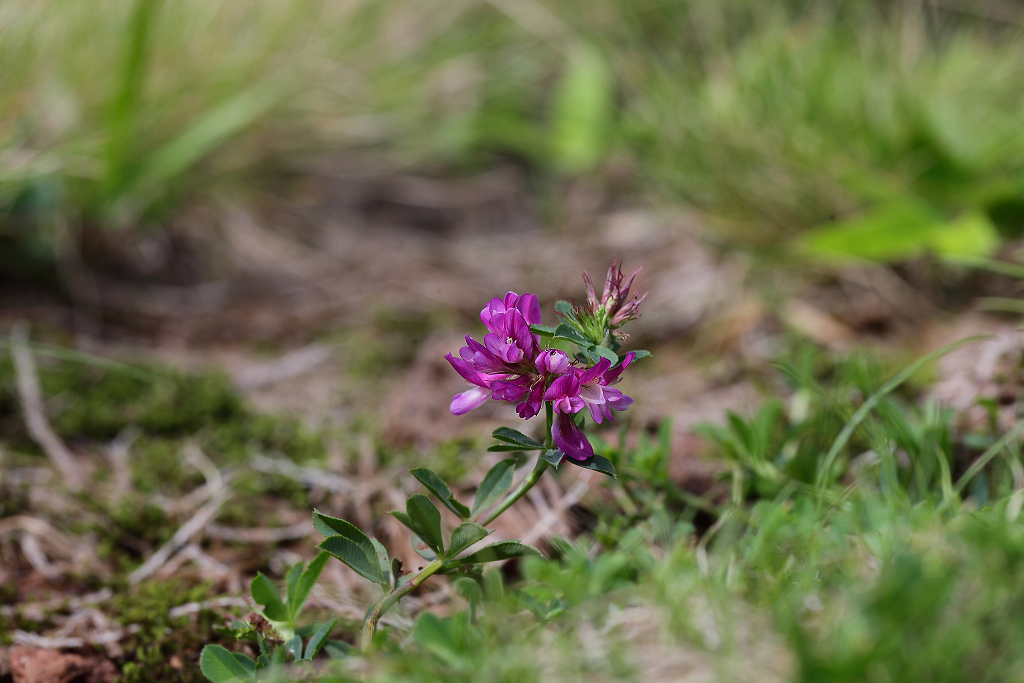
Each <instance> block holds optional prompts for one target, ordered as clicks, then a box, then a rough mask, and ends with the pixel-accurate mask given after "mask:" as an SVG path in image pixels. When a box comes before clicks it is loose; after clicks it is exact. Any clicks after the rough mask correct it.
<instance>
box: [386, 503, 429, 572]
mask: <svg viewBox="0 0 1024 683" xmlns="http://www.w3.org/2000/svg"><path fill="white" fill-rule="evenodd" d="M392 514H394V513H392ZM402 514H403V515H405V513H404V512H403V513H402ZM396 516H397V515H396ZM406 517H408V515H406ZM406 526H409V525H408V524H406ZM409 545H411V546H412V549H413V551H414V552H415V553H416V554H417V555H419V556H420V557H422V558H423V559H424V560H426V561H427V562H433V561H434V560H436V559H437V553H435V552H434V551H433V550H431V549H430V546H429V545H427V544H426V543H424V542H423V539H422V538H420V537H419V536H417V535H416V534H413V535H412V538H410V539H409Z"/></svg>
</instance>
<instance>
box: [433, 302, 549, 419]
mask: <svg viewBox="0 0 1024 683" xmlns="http://www.w3.org/2000/svg"><path fill="white" fill-rule="evenodd" d="M480 320H481V321H482V322H483V324H484V326H485V327H486V328H487V329H488V330H489V332H488V333H487V334H486V335H485V336H484V341H483V344H481V343H480V342H478V341H476V340H475V339H473V338H472V337H470V336H469V335H466V346H463V347H462V348H461V349H459V356H460V358H455V357H454V356H452V354H450V353H449V354H448V355H446V356H445V358H446V359H447V360H448V362H449V363H451V365H452V367H453V368H455V371H456V372H458V373H459V374H460V375H462V377H463V379H465V380H466V381H468V382H469V383H470V384H472V385H474V386H473V387H472V388H470V389H469V390H467V391H465V392H463V393H461V394H457V395H456V396H455V397H453V398H452V402H451V405H450V409H451V411H452V413H454V414H455V415H462V414H464V413H467V412H469V411H470V410H472V409H474V408H477V407H479V406H481V405H483V404H484V403H486V402H487V399H488V398H493V399H495V400H498V401H509V402H511V403H516V404H517V405H516V412H518V413H519V416H520V417H522V418H523V419H529V418H531V417H533V416H535V415H536V414H537V413H539V412H540V408H541V403H542V401H543V396H544V389H545V387H546V385H547V380H548V378H549V377H550V376H551V375H553V374H557V373H558V372H565V371H566V369H567V368H568V367H569V357H568V356H566V355H565V354H564V353H562V352H561V351H556V350H550V349H549V350H546V351H541V348H540V338H539V337H538V336H537V335H535V334H533V333H532V332H531V331H530V325H537V324H539V323H540V321H541V313H540V305H539V304H538V303H537V297H536V296H534V295H533V294H523V295H522V296H520V295H518V294H516V293H515V292H509V293H508V294H506V295H505V298H504V299H498V298H494V299H491V301H490V302H488V304H487V306H485V307H484V309H483V310H482V311H480Z"/></svg>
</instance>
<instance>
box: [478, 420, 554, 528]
mask: <svg viewBox="0 0 1024 683" xmlns="http://www.w3.org/2000/svg"><path fill="white" fill-rule="evenodd" d="M544 408H545V413H544V415H545V417H546V418H547V420H546V421H547V432H546V438H545V439H544V448H546V449H548V450H550V449H551V446H552V437H551V423H552V422H554V417H555V411H554V404H553V403H551V402H550V401H547V402H545V403H544ZM547 468H548V461H547V460H545V459H544V458H543V457H541V456H538V457H537V464H536V465H534V466H533V469H532V470H531V471H530V473H529V474H527V475H526V477H524V478H523V480H522V481H521V482H519V486H517V487H515V488H514V489H512V491H511V492H509V493H508V495H506V496H505V498H504V499H503V500H502V501H501V502H500V503H498V505H497V506H495V508H494V509H493V510H491V514H489V515H487V516H486V517H484V518H482V519H481V520H480V522H479V523H480V525H481V526H487V525H488V524H490V523H491V522H493V521H494V520H495V519H497V518H498V516H499V515H500V514H501V513H503V512H504V511H505V510H507V509H509V507H510V506H511V505H512V504H513V503H515V502H516V501H517V500H519V499H520V498H522V497H523V495H524V494H525V493H526V492H527V491H529V490H530V489H532V488H533V485H534V484H536V483H537V481H538V480H539V479H540V475H542V474H544V470H546V469H547Z"/></svg>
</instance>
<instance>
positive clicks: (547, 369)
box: [534, 349, 569, 375]
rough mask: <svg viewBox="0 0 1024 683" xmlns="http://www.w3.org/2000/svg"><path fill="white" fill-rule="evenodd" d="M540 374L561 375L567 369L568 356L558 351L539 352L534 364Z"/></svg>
mask: <svg viewBox="0 0 1024 683" xmlns="http://www.w3.org/2000/svg"><path fill="white" fill-rule="evenodd" d="M534 366H535V367H536V368H537V372H539V373H541V374H551V375H561V374H562V373H564V372H565V371H566V370H568V369H569V356H567V355H565V353H564V352H562V351H559V350H558V349H548V350H546V351H541V352H540V354H539V355H538V356H537V360H536V361H535V362H534Z"/></svg>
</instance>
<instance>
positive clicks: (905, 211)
mask: <svg viewBox="0 0 1024 683" xmlns="http://www.w3.org/2000/svg"><path fill="white" fill-rule="evenodd" d="M798 244H799V246H800V247H801V248H803V249H804V251H805V252H806V253H808V254H810V255H811V256H815V257H819V258H822V259H826V260H833V261H835V260H838V261H851V260H853V261H856V260H868V261H880V262H892V261H899V260H904V259H908V258H913V257H916V256H920V255H922V254H924V253H925V252H936V253H940V254H964V255H973V256H987V255H988V254H990V253H992V251H994V250H995V248H996V246H998V244H999V237H998V233H997V231H996V229H995V227H994V226H993V225H992V223H991V222H990V221H989V219H988V217H987V216H986V215H985V214H984V213H982V212H980V211H977V212H972V213H967V214H964V215H963V216H961V217H959V218H957V219H954V220H948V219H946V218H945V217H944V216H943V215H942V214H941V213H940V212H939V211H938V210H937V209H936V208H935V207H934V206H932V205H931V204H929V203H927V202H924V201H922V200H920V199H917V198H915V197H905V198H902V199H899V200H895V201H889V202H886V203H883V204H880V205H878V206H875V207H873V208H870V209H868V210H867V211H865V212H863V213H861V214H860V215H858V216H855V217H853V218H848V219H843V220H839V221H836V222H834V223H831V224H828V225H825V226H822V227H819V228H816V229H814V230H811V231H809V232H807V233H804V235H803V236H801V237H800V238H799V242H798Z"/></svg>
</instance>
